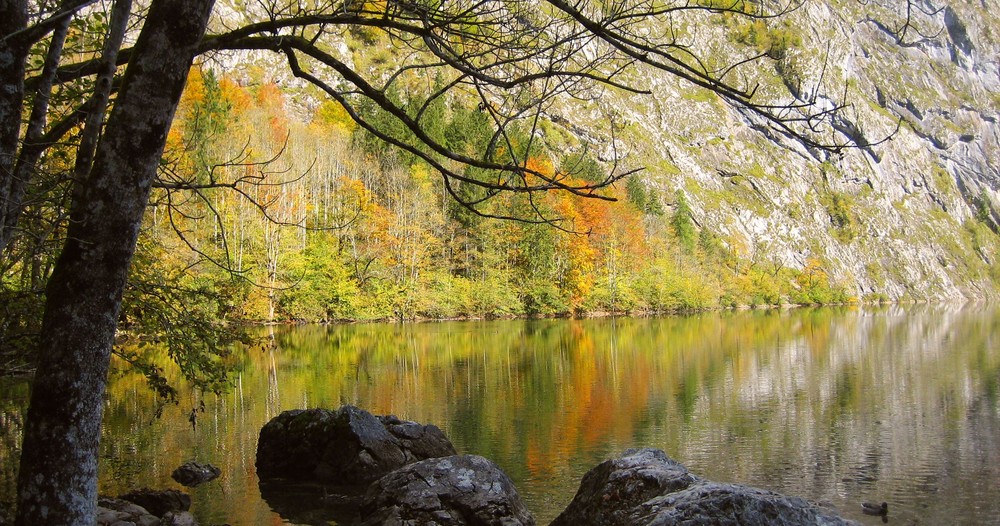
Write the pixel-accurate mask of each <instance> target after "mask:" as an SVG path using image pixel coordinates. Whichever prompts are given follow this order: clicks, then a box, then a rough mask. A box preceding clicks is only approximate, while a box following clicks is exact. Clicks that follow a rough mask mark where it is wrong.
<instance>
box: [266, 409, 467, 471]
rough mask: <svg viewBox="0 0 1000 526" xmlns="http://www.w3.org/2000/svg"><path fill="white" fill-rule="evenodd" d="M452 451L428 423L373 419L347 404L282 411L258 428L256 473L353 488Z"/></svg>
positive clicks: (382, 417)
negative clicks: (328, 407)
mask: <svg viewBox="0 0 1000 526" xmlns="http://www.w3.org/2000/svg"><path fill="white" fill-rule="evenodd" d="M454 454H455V447H454V446H452V444H451V441H449V440H448V438H447V437H445V436H444V433H442V432H441V430H440V429H438V428H437V427H436V426H433V425H421V424H418V423H416V422H408V421H404V420H400V419H398V418H396V417H394V416H380V417H376V416H374V415H372V414H371V413H369V412H367V411H364V410H362V409H358V408H357V407H354V406H349V405H348V406H343V407H341V408H340V409H338V410H336V411H330V410H327V409H307V410H294V411H285V412H284V413H281V414H280V415H278V416H276V417H274V418H273V419H271V421H270V422H268V423H267V424H265V425H264V427H263V428H262V429H261V430H260V439H259V441H258V443H257V476H258V477H260V478H261V479H269V478H286V479H294V480H314V481H319V482H324V483H329V484H333V485H341V486H357V485H364V484H369V483H371V482H373V481H375V480H377V479H378V478H379V477H381V476H382V475H385V474H386V473H388V472H390V471H392V470H394V469H397V468H399V467H402V466H405V465H406V464H410V463H413V462H417V461H419V460H424V459H427V458H434V457H444V456H448V455H454Z"/></svg>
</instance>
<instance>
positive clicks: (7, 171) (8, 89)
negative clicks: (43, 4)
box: [0, 0, 28, 253]
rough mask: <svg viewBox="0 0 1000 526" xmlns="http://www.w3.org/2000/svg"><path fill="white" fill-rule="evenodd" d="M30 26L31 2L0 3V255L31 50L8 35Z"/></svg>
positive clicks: (6, 233)
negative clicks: (2, 36)
mask: <svg viewBox="0 0 1000 526" xmlns="http://www.w3.org/2000/svg"><path fill="white" fill-rule="evenodd" d="M27 25H28V2H27V0H0V35H4V37H5V38H3V39H0V253H2V252H3V250H4V249H5V248H6V247H7V241H8V239H9V238H10V232H9V229H8V228H7V223H8V215H9V213H10V211H9V209H10V208H11V204H12V203H11V201H12V195H13V194H14V192H15V186H16V185H15V183H16V181H15V179H14V160H15V159H16V158H17V148H18V138H19V136H20V134H21V111H22V108H23V104H24V102H23V100H24V63H25V60H26V59H27V56H28V47H27V46H26V45H24V44H23V43H21V42H20V41H19V40H18V39H10V38H6V37H7V36H8V35H12V34H14V33H17V32H18V31H22V30H24V29H25V28H26V27H27Z"/></svg>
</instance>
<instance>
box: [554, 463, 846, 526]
mask: <svg viewBox="0 0 1000 526" xmlns="http://www.w3.org/2000/svg"><path fill="white" fill-rule="evenodd" d="M674 524H676V525H681V524H683V525H685V526H688V525H691V526H694V525H702V524H704V525H710V524H711V525H720V526H728V525H732V526H764V525H767V526H801V525H823V526H827V525H829V526H841V525H855V524H857V523H855V522H853V521H849V520H846V519H843V518H841V517H839V516H838V515H837V514H836V513H835V512H833V511H832V510H829V509H827V508H823V507H821V506H819V505H817V504H814V503H811V502H809V501H807V500H805V499H802V498H799V497H788V496H785V495H781V494H779V493H774V492H771V491H766V490H762V489H757V488H752V487H749V486H743V485H739V484H722V483H717V482H711V481H708V480H705V479H702V478H700V477H697V476H695V475H692V474H691V473H690V472H688V470H687V468H685V467H684V466H683V465H682V464H680V463H679V462H676V461H674V460H671V459H670V458H668V457H667V455H666V454H665V453H664V452H663V451H660V450H658V449H630V450H628V451H626V452H625V453H624V454H623V455H622V456H621V457H619V458H615V459H612V460H607V461H605V462H603V463H601V464H599V465H598V466H597V467H595V468H594V469H591V470H590V471H589V472H587V474H586V475H584V477H583V481H582V482H581V483H580V489H579V490H578V491H577V493H576V496H575V497H574V498H573V501H572V502H571V503H570V505H569V507H568V508H566V510H565V511H563V512H562V513H561V514H560V515H559V516H558V517H556V519H555V520H554V521H553V522H552V524H551V526H589V525H595V526H597V525H600V526H639V525H649V526H653V525H656V526H668V525H674Z"/></svg>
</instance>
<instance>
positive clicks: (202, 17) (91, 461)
mask: <svg viewBox="0 0 1000 526" xmlns="http://www.w3.org/2000/svg"><path fill="white" fill-rule="evenodd" d="M213 3H214V2H213V0H158V1H154V2H153V3H152V6H151V7H150V10H149V12H148V14H147V17H146V20H145V23H144V25H143V29H142V31H141V33H140V36H139V39H138V41H137V42H136V45H135V48H134V51H133V53H134V55H133V58H132V60H131V61H130V63H129V66H128V69H127V71H126V73H125V78H124V80H123V84H122V89H121V91H120V93H119V96H118V99H117V102H116V104H115V107H114V110H113V111H112V113H111V115H110V117H109V119H108V123H107V126H106V128H105V130H104V135H103V137H102V138H101V141H100V143H99V145H98V148H97V152H96V154H95V158H94V164H93V167H92V168H91V170H90V174H89V176H88V177H87V178H86V179H84V180H81V181H77V182H76V184H77V185H79V187H78V188H77V189H75V190H74V201H73V205H72V211H71V221H70V226H69V230H68V232H67V236H66V239H67V241H66V243H65V245H64V247H63V250H62V253H61V255H60V257H59V260H58V262H57V264H56V267H55V269H54V272H53V274H52V277H51V279H50V280H49V283H48V286H47V289H46V292H47V301H46V305H45V316H44V318H43V321H42V337H41V343H40V353H39V356H40V362H39V366H38V370H37V372H36V375H35V380H34V384H33V388H32V395H31V405H30V407H29V409H28V416H27V419H26V423H25V434H24V444H23V448H22V453H21V463H20V472H19V478H18V497H17V516H16V524H18V525H21V526H27V525H35V526H37V525H44V524H93V523H94V520H95V509H96V502H97V454H98V441H99V438H100V426H101V416H102V398H103V396H104V388H105V383H106V378H107V370H108V365H109V361H110V356H111V346H112V343H113V340H114V335H115V326H116V322H117V319H118V314H119V310H120V307H121V299H122V292H123V290H124V287H125V279H126V276H127V273H128V269H129V265H130V263H131V260H132V256H133V254H134V252H135V246H136V240H137V237H138V234H139V227H140V224H141V222H142V216H143V211H144V209H145V207H146V203H147V200H148V197H149V190H150V186H151V184H152V181H153V178H154V176H155V174H156V169H157V166H158V163H159V160H160V156H161V154H162V152H163V147H164V144H165V141H166V137H167V132H168V130H169V128H170V122H171V120H172V119H173V115H174V110H175V109H176V107H177V102H178V100H179V99H180V94H181V91H182V90H183V88H184V83H185V80H186V79H187V73H188V69H189V68H190V65H191V61H192V58H193V57H194V54H195V51H196V46H197V44H198V42H199V41H200V39H201V37H202V36H203V34H204V32H205V27H206V24H207V21H208V16H209V13H210V11H211V8H212V4H213Z"/></svg>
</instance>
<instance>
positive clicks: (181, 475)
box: [170, 462, 222, 488]
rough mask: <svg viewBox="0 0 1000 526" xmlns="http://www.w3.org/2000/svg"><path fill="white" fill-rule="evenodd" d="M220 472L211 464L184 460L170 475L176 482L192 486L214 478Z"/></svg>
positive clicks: (220, 471)
mask: <svg viewBox="0 0 1000 526" xmlns="http://www.w3.org/2000/svg"><path fill="white" fill-rule="evenodd" d="M221 473H222V470H220V469H219V468H217V467H215V466H213V465H211V464H199V463H197V462H185V463H184V464H183V465H181V466H180V467H179V468H177V469H175V470H174V472H173V473H171V474H170V477H171V478H173V479H174V480H176V481H177V483H178V484H181V485H183V486H187V487H189V488H190V487H194V486H197V485H198V484H201V483H203V482H208V481H210V480H215V478H216V477H218V476H219V475H220V474H221Z"/></svg>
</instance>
